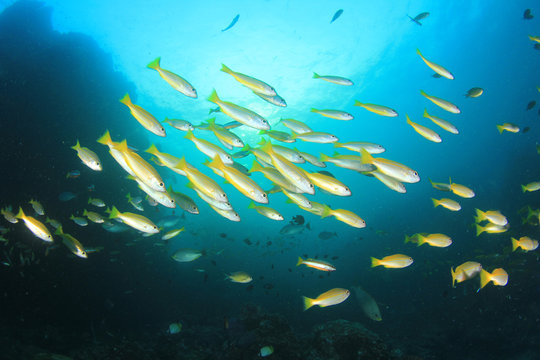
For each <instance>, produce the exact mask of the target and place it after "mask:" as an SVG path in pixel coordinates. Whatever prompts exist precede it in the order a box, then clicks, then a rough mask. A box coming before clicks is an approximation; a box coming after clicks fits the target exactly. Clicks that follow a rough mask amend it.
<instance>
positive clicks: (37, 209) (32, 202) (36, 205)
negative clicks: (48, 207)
mask: <svg viewBox="0 0 540 360" xmlns="http://www.w3.org/2000/svg"><path fill="white" fill-rule="evenodd" d="M29 203H30V205H32V208H33V209H34V211H35V212H36V214H38V215H45V209H43V205H41V203H40V202H39V201H37V200H33V199H32V200H30V201H29Z"/></svg>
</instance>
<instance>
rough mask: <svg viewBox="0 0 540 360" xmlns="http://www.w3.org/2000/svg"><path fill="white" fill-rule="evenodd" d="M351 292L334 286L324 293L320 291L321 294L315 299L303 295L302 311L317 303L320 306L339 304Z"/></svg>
mask: <svg viewBox="0 0 540 360" xmlns="http://www.w3.org/2000/svg"><path fill="white" fill-rule="evenodd" d="M350 294H351V292H350V291H349V290H347V289H341V288H335V289H332V290H328V291H327V292H325V293H322V294H321V295H319V296H317V298H315V299H310V298H308V297H305V296H303V297H302V298H303V300H304V311H306V310H307V309H309V308H310V307H312V306H314V305H318V306H320V307H327V306H332V305H337V304H341V303H342V302H344V301H345V300H347V298H348V297H349V295H350Z"/></svg>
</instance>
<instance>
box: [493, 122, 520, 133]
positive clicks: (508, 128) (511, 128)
mask: <svg viewBox="0 0 540 360" xmlns="http://www.w3.org/2000/svg"><path fill="white" fill-rule="evenodd" d="M495 126H496V127H497V130H499V134H502V133H503V131H508V132H511V133H518V132H519V126H517V125H514V124H510V123H504V124H502V125H495Z"/></svg>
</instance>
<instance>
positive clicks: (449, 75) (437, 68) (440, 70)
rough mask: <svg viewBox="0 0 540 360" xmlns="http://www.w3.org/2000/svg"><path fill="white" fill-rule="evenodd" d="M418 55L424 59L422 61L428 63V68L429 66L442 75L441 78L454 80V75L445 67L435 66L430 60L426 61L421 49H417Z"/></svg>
mask: <svg viewBox="0 0 540 360" xmlns="http://www.w3.org/2000/svg"><path fill="white" fill-rule="evenodd" d="M416 53H417V54H418V55H420V57H421V58H422V60H424V62H425V63H426V65H427V66H429V67H430V68H431V70H433V71H435V72H436V73H437V74H439V75H441V76H444V77H445V78H447V79H450V80H454V75H452V73H451V72H450V71H448V70H446V69H445V68H444V67H442V66H441V65H438V64H435V63H434V62H431V61H429V60H428V59H426V58H425V57H424V56H423V55H422V53H421V52H420V50H419V49H416Z"/></svg>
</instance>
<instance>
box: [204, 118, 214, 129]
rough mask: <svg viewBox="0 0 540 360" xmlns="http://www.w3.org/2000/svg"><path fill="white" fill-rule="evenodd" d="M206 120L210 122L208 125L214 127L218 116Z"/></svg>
mask: <svg viewBox="0 0 540 360" xmlns="http://www.w3.org/2000/svg"><path fill="white" fill-rule="evenodd" d="M206 122H207V123H208V127H209V128H210V129H214V128H215V127H216V118H215V117H213V118H210V119H208V120H206Z"/></svg>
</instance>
